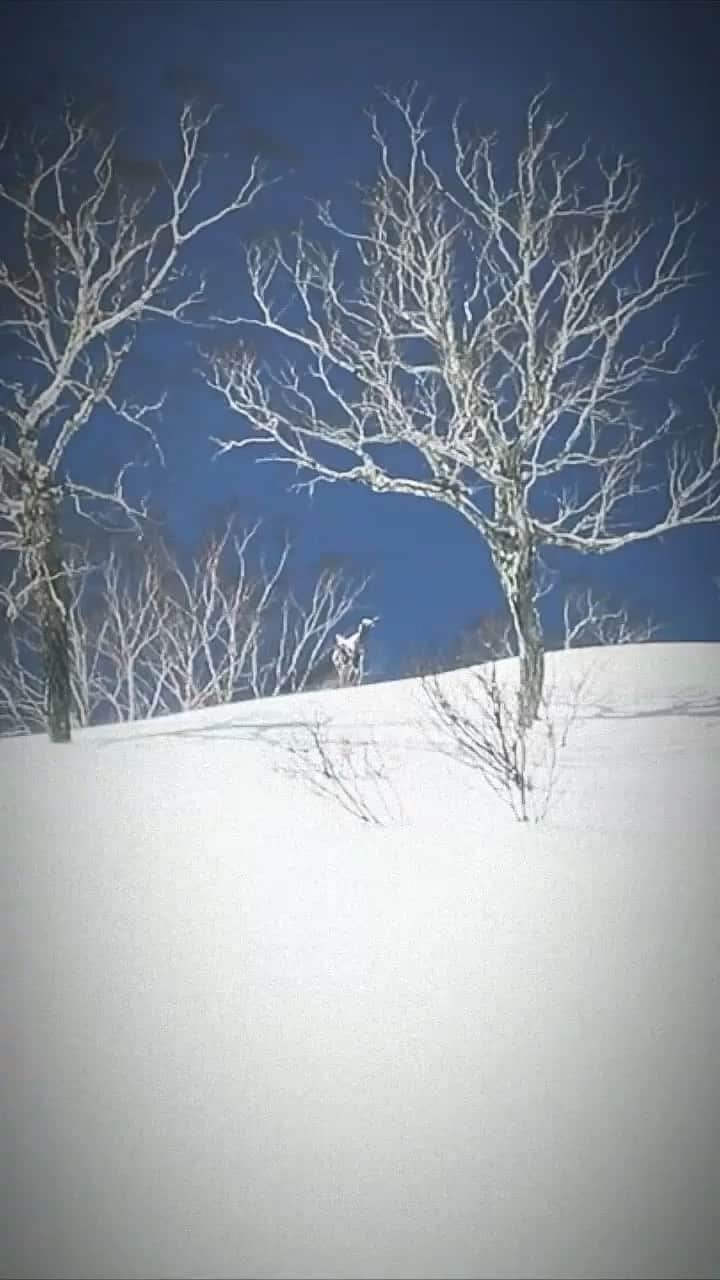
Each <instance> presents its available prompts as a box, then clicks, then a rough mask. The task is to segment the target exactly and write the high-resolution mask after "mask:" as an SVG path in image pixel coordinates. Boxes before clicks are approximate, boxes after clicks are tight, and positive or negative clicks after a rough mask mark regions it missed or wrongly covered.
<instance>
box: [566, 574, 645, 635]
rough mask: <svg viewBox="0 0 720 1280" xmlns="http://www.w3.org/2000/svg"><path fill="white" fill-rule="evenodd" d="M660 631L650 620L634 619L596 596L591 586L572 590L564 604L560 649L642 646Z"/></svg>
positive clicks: (626, 612) (628, 612)
mask: <svg viewBox="0 0 720 1280" xmlns="http://www.w3.org/2000/svg"><path fill="white" fill-rule="evenodd" d="M660 630H662V628H661V626H660V623H657V622H653V620H652V618H642V619H633V618H632V617H631V614H630V611H629V610H628V609H627V608H624V607H623V606H616V607H613V605H612V604H611V603H610V602H608V601H607V600H604V599H603V598H602V597H598V596H597V594H596V593H595V592H594V591H593V589H592V587H586V588H585V590H584V591H583V590H580V589H579V588H573V589H572V590H571V591H569V592H568V594H567V595H566V597H565V601H564V604H563V648H565V649H576V648H578V647H579V646H581V645H614V644H645V643H646V642H647V641H648V640H651V639H652V637H653V636H654V635H657V633H658V632H659V631H660Z"/></svg>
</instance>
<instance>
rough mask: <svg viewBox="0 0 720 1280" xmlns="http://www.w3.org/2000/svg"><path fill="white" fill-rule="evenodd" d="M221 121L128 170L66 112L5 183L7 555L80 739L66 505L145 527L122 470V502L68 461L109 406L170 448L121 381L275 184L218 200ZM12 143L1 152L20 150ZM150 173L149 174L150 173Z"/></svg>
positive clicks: (57, 731) (0, 266) (116, 490)
mask: <svg viewBox="0 0 720 1280" xmlns="http://www.w3.org/2000/svg"><path fill="white" fill-rule="evenodd" d="M212 115H213V112H212V111H210V112H198V111H197V110H195V109H194V108H193V107H192V106H186V107H185V108H184V109H183V110H182V113H181V115H180V118H179V143H180V146H179V154H178V156H177V159H176V160H175V162H174V164H173V166H172V169H168V168H166V167H165V166H164V165H160V164H158V165H155V166H151V168H152V173H153V177H152V178H151V179H150V180H149V181H147V177H148V175H147V173H146V170H147V169H148V166H147V165H144V166H141V168H142V171H143V177H144V179H145V181H144V185H142V186H140V187H138V185H137V178H138V174H137V172H136V171H135V172H134V173H133V174H132V175H131V176H128V175H129V173H130V170H129V168H128V165H127V163H126V164H125V166H124V172H123V164H122V158H121V155H120V153H119V151H118V139H117V137H111V138H110V139H109V140H103V139H102V138H101V137H100V136H99V134H98V133H97V132H96V130H95V128H94V127H93V124H92V122H91V121H89V120H86V119H82V118H80V117H78V116H76V115H75V114H73V112H72V110H67V111H66V112H65V114H64V117H63V120H62V123H61V125H60V126H59V128H56V129H53V128H51V129H50V130H49V131H48V132H47V133H46V134H45V135H40V134H39V133H37V132H36V133H35V134H33V135H32V136H31V137H30V138H29V139H26V140H25V142H24V144H23V146H22V147H21V152H20V154H19V155H18V157H17V168H18V173H19V177H18V180H17V181H16V182H15V183H14V184H13V185H9V184H7V183H2V182H0V203H1V204H2V205H3V206H4V207H5V215H6V218H7V227H8V230H9V232H10V236H9V241H8V243H9V244H10V248H9V251H8V254H7V256H6V257H5V258H4V259H1V260H0V328H2V331H3V337H4V339H5V353H4V357H3V361H2V371H3V374H4V376H2V377H1V378H0V419H1V421H2V426H1V427H0V553H1V552H5V553H9V557H8V559H9V563H10V565H11V571H10V574H9V582H8V583H7V585H6V586H5V587H4V588H3V592H2V595H3V598H4V604H5V606H6V608H7V609H8V610H9V612H10V614H11V615H16V614H17V613H18V612H19V611H21V610H22V609H23V608H24V607H25V605H26V604H27V603H28V601H29V600H31V599H32V600H34V601H35V602H36V603H37V605H38V608H39V616H40V620H41V627H42V635H43V651H44V657H45V674H46V685H47V724H48V729H49V734H50V737H51V738H52V740H53V741H56V742H65V741H68V740H69V738H70V706H71V673H70V665H69V647H68V632H67V611H68V591H67V582H66V580H65V574H64V563H63V547H62V527H61V526H62V509H63V506H64V504H66V503H70V504H73V505H74V507H75V509H76V510H77V511H78V512H80V513H81V514H91V515H92V513H93V512H95V513H97V512H98V511H101V510H103V509H105V508H107V505H108V504H110V505H111V506H112V507H113V508H114V509H115V511H116V512H118V513H120V514H121V515H122V517H123V519H129V520H135V519H138V518H139V516H140V515H141V513H142V504H137V503H133V501H131V499H130V498H129V497H128V490H127V487H126V475H127V470H128V467H127V465H126V466H123V467H122V468H121V469H120V470H119V472H118V475H117V478H116V480H115V481H114V482H113V483H112V487H111V488H110V489H109V490H108V491H103V490H101V489H98V488H95V487H93V485H92V484H83V483H80V482H79V481H77V480H76V479H75V478H74V477H73V476H72V475H71V474H70V472H69V470H68V465H67V462H68V453H69V451H70V448H71V446H72V445H73V443H74V442H75V440H76V438H77V436H78V434H79V433H80V432H81V431H82V430H83V429H84V428H85V427H87V425H88V423H89V422H90V421H91V419H92V418H93V417H94V416H95V415H96V412H97V410H98V409H104V410H105V411H107V412H108V413H110V414H112V415H114V416H115V417H116V418H119V419H122V420H124V422H125V423H127V424H131V425H132V426H134V427H137V428H140V429H142V430H144V431H146V432H147V433H148V434H149V436H150V439H151V442H152V444H153V445H154V446H155V447H157V448H158V449H159V446H158V442H157V439H156V437H155V435H154V432H153V428H152V411H153V409H156V408H158V407H159V403H160V402H158V404H155V405H152V404H142V405H136V404H131V403H129V402H128V401H127V400H124V399H122V398H121V397H119V396H118V394H117V392H116V384H117V381H118V374H119V371H120V369H121V367H122V366H123V364H124V362H125V361H126V358H127V356H128V355H129V353H130V351H131V349H132V347H133V344H134V342H135V338H136V333H137V327H138V323H139V322H140V320H142V319H143V318H145V317H149V316H154V317H164V318H165V319H170V320H175V321H178V320H186V319H187V318H188V317H189V315H190V313H191V311H192V308H193V306H194V305H195V304H197V303H199V302H200V300H201V298H202V296H203V288H204V282H203V281H202V280H199V281H198V282H197V284H195V285H192V284H190V282H189V281H188V279H187V278H186V274H185V272H186V265H185V258H186V254H187V251H188V249H189V247H190V245H191V244H192V243H193V242H195V241H196V239H197V237H199V236H201V235H203V234H204V233H205V232H207V231H208V230H209V229H210V228H211V227H212V226H214V225H215V224H217V223H219V222H221V221H222V220H223V219H225V218H227V217H229V216H231V215H233V214H235V213H238V212H239V211H240V210H243V209H246V208H247V207H248V205H249V204H250V203H251V202H252V201H253V200H254V198H255V197H256V195H257V194H258V192H259V191H260V190H261V188H262V187H263V185H264V183H265V179H264V178H263V176H262V172H261V168H260V165H259V162H258V161H257V159H256V160H254V161H253V162H252V163H251V164H250V165H249V169H248V172H247V174H246V176H245V178H244V179H243V181H242V183H241V185H240V186H239V187H238V188H236V189H235V190H234V192H233V193H232V194H231V195H230V196H229V197H223V198H221V199H219V200H217V201H216V202H213V200H212V199H210V198H209V197H208V192H207V190H206V186H207V184H206V182H205V176H206V173H205V171H206V164H207V160H208V156H207V155H204V154H203V150H202V145H201V144H202V141H203V135H204V133H205V131H206V129H207V126H208V125H209V123H210V120H211V118H212ZM9 147H10V139H9V137H8V136H7V135H6V137H5V138H4V139H3V140H2V147H0V152H2V150H3V149H4V150H5V152H6V153H8V151H9ZM135 169H136V170H137V166H136V167H135Z"/></svg>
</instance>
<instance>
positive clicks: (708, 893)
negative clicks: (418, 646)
mask: <svg viewBox="0 0 720 1280" xmlns="http://www.w3.org/2000/svg"><path fill="white" fill-rule="evenodd" d="M549 668H550V676H551V679H552V680H553V681H554V682H555V684H556V686H557V688H558V689H560V690H562V689H563V688H565V689H566V690H567V689H569V688H570V686H571V684H572V682H573V681H574V680H575V679H576V678H577V676H578V673H579V672H581V671H583V670H591V675H592V679H591V685H590V686H589V687H588V692H587V696H586V700H585V703H584V705H583V707H582V709H581V713H580V718H579V720H578V722H577V723H576V725H575V727H574V729H573V730H571V733H570V737H569V741H568V745H567V747H566V748H565V750H564V751H563V752H562V755H561V773H560V776H559V780H558V785H557V789H556V796H555V804H554V807H553V808H552V809H551V810H550V813H549V815H548V818H547V819H546V821H545V823H544V824H543V825H540V826H535V827H533V826H529V825H528V826H521V825H519V824H518V823H517V822H516V821H515V820H514V818H513V816H512V814H511V812H510V810H509V809H507V808H506V807H505V806H504V805H503V803H502V802H501V800H500V799H498V798H497V797H496V796H495V795H494V794H493V792H492V791H491V790H490V789H489V788H488V786H487V784H485V783H484V782H483V780H482V778H481V777H479V776H478V775H476V774H474V773H473V772H472V771H471V770H469V769H467V768H466V767H463V766H462V765H460V764H456V763H455V762H454V761H453V760H451V759H449V758H447V757H445V756H439V755H437V754H436V753H434V752H433V751H432V750H430V749H429V748H428V742H427V738H426V735H425V734H424V731H423V729H422V724H421V723H420V721H421V719H422V716H423V715H424V704H423V699H422V694H421V689H420V684H419V682H418V681H416V680H404V681H401V682H398V683H389V684H378V685H372V686H365V687H362V688H359V689H349V690H342V691H334V690H330V691H328V690H325V691H321V692H315V693H305V694H301V695H295V696H291V697H284V698H278V699H273V700H268V701H264V702H254V703H243V704H240V705H234V706H226V707H223V708H220V709H214V710H211V711H202V712H196V713H190V714H185V715H180V716H174V717H169V718H167V719H162V720H155V721H151V722H148V723H144V724H137V725H127V724H126V725H115V726H110V727H107V728H102V729H92V730H86V731H84V732H78V733H77V734H76V735H75V739H74V742H73V743H72V745H70V746H52V745H50V744H49V743H48V742H47V741H46V740H44V739H43V738H39V737H32V738H26V739H14V740H5V741H3V742H1V743H0V831H2V907H3V923H2V948H3V955H2V1005H1V1006H0V1018H1V1023H0V1035H1V1036H2V1059H1V1065H2V1083H1V1088H2V1126H3V1129H2V1150H3V1160H2V1166H3V1183H4V1186H3V1202H4V1209H5V1220H4V1222H3V1225H2V1235H3V1239H2V1242H1V1247H0V1269H1V1272H0V1273H1V1274H2V1276H4V1277H6V1278H7V1277H11V1276H12V1277H19V1278H21V1280H22V1278H26V1277H71V1278H77V1280H82V1278H84V1277H131V1278H138V1280H141V1278H146V1277H147V1278H148V1280H155V1278H161V1277H162V1278H165V1277H168V1278H169V1277H172V1278H175V1277H198V1278H202V1277H218V1278H225V1277H229V1278H230V1277H231V1278H233V1280H244V1278H245V1277H335V1276H337V1277H348V1278H350V1277H361V1278H363V1277H368V1278H371V1280H372V1278H374V1277H385V1276H387V1277H390V1278H395V1277H451V1278H454V1277H458V1278H462V1277H510V1276H517V1277H592V1278H596V1277H597V1278H601V1277H616V1276H617V1277H620V1276H628V1277H713V1278H716V1277H720V1213H719V1212H718V1208H719V1206H720V930H719V923H720V921H719V911H718V908H719V907H720V894H719V892H718V890H719V883H720V880H719V871H718V855H719V854H720V840H718V836H717V817H718V798H717V797H718V788H717V774H718V747H719V746H720V645H715V644H698V645H695V644H683V645H663V644H658V645H644V646H629V647H627V648H620V649H613V650H607V649H604V650H582V651H578V652H574V653H573V652H571V653H563V654H556V655H550V657H549ZM459 678H460V677H459V676H457V675H445V676H444V677H442V679H443V680H444V681H446V682H448V683H449V684H450V685H452V682H453V681H456V680H458V679H459ZM318 711H320V712H321V713H322V715H324V716H325V715H326V716H328V717H329V718H330V720H331V722H332V726H333V732H334V733H335V734H337V735H339V736H340V737H351V738H355V739H359V740H360V741H361V742H363V741H364V742H368V741H372V742H373V743H374V748H373V749H374V750H375V751H376V752H378V753H380V754H381V756H382V758H383V760H384V769H385V771H386V779H385V780H384V781H383V782H382V783H381V790H383V789H384V796H385V799H386V800H387V802H388V806H389V809H390V817H389V820H388V822H387V823H386V825H383V826H373V825H371V824H368V823H363V822H361V821H359V820H358V819H357V818H356V817H355V816H353V815H352V814H351V813H348V812H346V811H345V810H344V809H343V808H342V807H341V806H340V805H339V804H338V803H337V802H336V801H335V800H334V799H333V798H332V797H331V796H327V795H319V794H317V793H316V792H315V791H314V790H312V789H311V788H310V787H309V786H308V785H307V782H306V781H304V780H303V779H302V778H298V777H293V776H288V775H287V774H286V773H285V772H283V771H282V769H279V768H278V767H277V766H278V764H281V765H282V764H286V763H287V761H288V760H289V757H288V755H287V751H286V750H285V748H286V746H287V743H288V742H290V741H293V740H297V739H296V736H295V737H294V735H297V733H298V732H301V731H302V730H301V726H302V725H303V724H305V723H307V722H309V721H311V720H312V718H313V717H314V715H315V714H316V713H317V712H318ZM299 726H300V728H298V727H299ZM368 794H370V793H368ZM372 794H373V795H374V794H375V793H372Z"/></svg>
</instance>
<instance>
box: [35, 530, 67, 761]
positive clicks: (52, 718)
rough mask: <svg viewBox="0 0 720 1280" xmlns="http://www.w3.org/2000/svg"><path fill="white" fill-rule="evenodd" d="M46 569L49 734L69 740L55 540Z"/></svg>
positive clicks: (63, 607) (42, 590) (63, 615)
mask: <svg viewBox="0 0 720 1280" xmlns="http://www.w3.org/2000/svg"><path fill="white" fill-rule="evenodd" d="M45 571H46V572H45V580H44V581H43V582H42V583H41V585H40V587H39V595H40V618H41V626H42V639H43V661H44V664H45V709H46V715H47V729H48V737H49V738H50V741H51V742H69V741H70V711H71V707H72V681H71V676H70V636H69V631H68V624H67V592H66V589H65V582H64V579H63V577H62V562H61V558H60V554H59V551H58V547H57V542H56V540H55V539H53V541H52V542H51V544H50V546H49V548H48V550H47V553H46V557H45Z"/></svg>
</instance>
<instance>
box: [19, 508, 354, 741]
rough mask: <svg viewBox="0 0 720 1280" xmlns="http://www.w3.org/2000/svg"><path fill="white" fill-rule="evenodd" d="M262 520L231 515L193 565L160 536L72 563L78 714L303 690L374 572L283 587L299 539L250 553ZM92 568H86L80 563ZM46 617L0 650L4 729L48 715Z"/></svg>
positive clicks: (70, 615) (90, 716)
mask: <svg viewBox="0 0 720 1280" xmlns="http://www.w3.org/2000/svg"><path fill="white" fill-rule="evenodd" d="M260 528H261V526H260V522H259V521H256V522H255V523H254V524H251V525H248V526H247V527H246V528H244V529H240V530H238V529H236V527H235V522H234V520H233V519H232V518H231V519H229V520H228V521H227V523H226V524H225V526H224V528H223V529H222V531H221V532H220V533H219V534H216V535H214V536H212V537H211V538H209V539H208V540H207V542H206V544H205V546H204V547H203V548H202V550H201V551H200V552H199V553H198V554H197V555H196V556H194V557H193V558H192V561H191V563H190V565H189V566H188V567H186V566H185V565H184V564H183V563H182V560H181V558H180V557H179V556H178V555H177V554H175V553H173V552H172V551H171V550H170V549H168V548H167V547H166V546H164V545H162V544H161V543H159V544H158V545H156V546H155V547H152V548H150V547H148V548H144V549H143V550H142V551H141V552H139V553H138V554H136V556H135V557H130V556H129V554H128V551H127V549H126V551H125V554H124V556H123V555H120V554H119V553H118V551H117V550H116V549H113V550H112V551H111V553H110V555H109V556H108V557H107V559H106V560H105V562H104V563H103V564H102V565H101V566H96V567H95V568H92V567H90V566H88V565H87V563H84V562H83V561H82V560H81V559H79V558H76V557H72V558H69V559H68V563H67V566H66V586H67V601H68V604H67V614H66V624H67V629H68V638H69V648H70V653H71V655H72V657H73V662H72V664H71V682H72V710H71V715H72V719H73V722H74V723H75V724H77V725H79V726H82V725H87V724H92V723H99V722H103V721H108V720H110V721H129V720H138V719H148V718H150V717H152V716H155V715H162V714H168V713H172V712H177V711H190V710H194V709H197V708H199V707H206V706H215V705H219V704H221V703H225V702H231V701H234V700H236V699H238V698H243V697H270V696H274V695H277V694H280V693H285V692H296V691H300V690H302V689H303V688H305V686H306V684H307V682H308V680H310V678H311V677H312V675H313V672H314V671H315V670H316V668H317V667H318V665H319V663H320V661H321V660H322V659H323V657H325V656H326V654H327V653H328V652H329V648H330V645H331V643H332V639H333V636H334V629H335V627H336V626H338V625H339V624H340V623H341V622H342V621H343V619H344V618H345V617H347V615H348V614H349V613H350V612H351V611H352V610H353V609H354V608H355V607H356V605H357V602H358V599H359V597H360V596H361V594H362V592H363V591H364V590H365V587H366V586H367V581H368V580H367V578H360V579H358V580H352V579H351V578H350V577H349V576H347V575H345V574H344V573H343V572H342V570H341V569H340V568H336V569H333V570H324V571H322V572H321V573H320V574H319V575H318V577H317V578H316V579H315V581H314V583H312V586H311V590H310V591H309V592H308V593H306V597H307V598H305V597H304V596H303V593H302V592H300V591H297V590H295V591H293V590H291V589H290V587H289V586H288V585H287V583H286V581H285V578H286V571H287V568H288V564H289V562H290V555H291V547H290V543H289V541H287V540H285V542H284V543H283V545H282V546H280V547H279V548H278V549H277V551H276V553H275V554H274V556H270V555H269V554H267V552H263V553H258V554H254V549H255V544H256V542H257V540H258V537H259V534H260ZM83 570H84V572H83ZM44 717H45V696H44V681H43V678H42V626H41V620H40V618H39V617H38V611H37V607H35V610H33V607H32V606H29V607H28V609H27V610H26V611H25V613H24V615H23V616H22V618H21V619H20V620H19V621H18V622H17V623H16V624H15V626H14V627H12V628H10V630H9V636H8V643H7V644H6V646H5V653H4V654H3V655H1V656H0V731H2V730H5V731H6V732H7V731H10V732H31V731H33V730H35V729H37V728H38V727H40V725H42V724H44V722H45V720H44Z"/></svg>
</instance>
